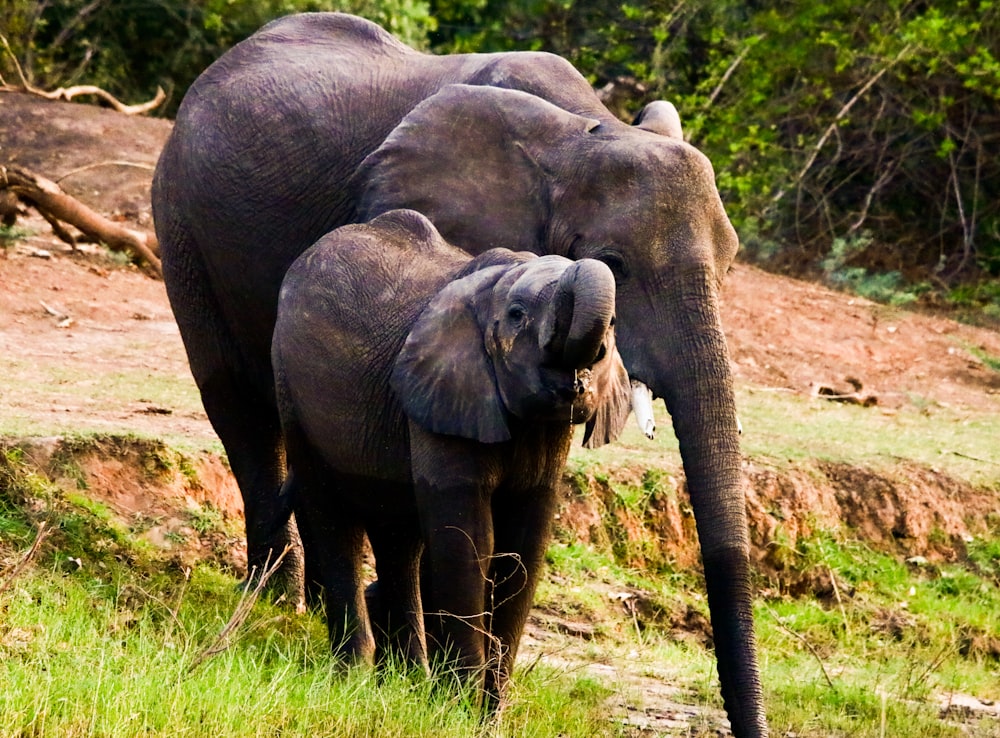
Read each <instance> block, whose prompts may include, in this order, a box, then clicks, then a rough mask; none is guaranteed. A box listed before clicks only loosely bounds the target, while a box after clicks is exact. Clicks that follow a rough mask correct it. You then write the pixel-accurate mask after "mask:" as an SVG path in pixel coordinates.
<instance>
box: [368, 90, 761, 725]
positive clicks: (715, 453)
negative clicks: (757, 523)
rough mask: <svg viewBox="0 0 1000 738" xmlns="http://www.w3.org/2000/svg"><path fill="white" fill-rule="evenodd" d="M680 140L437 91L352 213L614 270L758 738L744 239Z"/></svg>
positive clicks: (638, 364) (670, 125)
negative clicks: (416, 216) (739, 371)
mask: <svg viewBox="0 0 1000 738" xmlns="http://www.w3.org/2000/svg"><path fill="white" fill-rule="evenodd" d="M665 134H668V135H665ZM679 134H680V125H679V121H676V120H675V119H674V118H672V117H671V115H670V110H669V109H665V108H662V107H658V108H654V109H652V110H650V111H649V112H648V114H644V115H642V116H641V117H640V120H639V122H638V125H637V126H634V127H633V126H627V125H625V124H618V123H615V122H610V121H607V120H605V121H598V120H596V119H591V118H587V117H582V116H579V115H575V114H572V113H569V112H567V111H565V110H563V109H561V108H558V107H556V106H554V105H551V104H549V103H547V102H545V101H544V100H542V99H540V98H538V97H536V96H534V95H529V94H526V93H523V92H518V91H514V90H506V89H499V88H493V87H475V86H464V85H453V86H449V87H445V88H443V89H442V90H441V91H440V92H438V93H437V94H435V95H433V96H432V97H429V98H428V99H426V100H425V101H424V102H423V103H421V104H420V105H418V106H417V107H416V108H414V109H413V111H412V112H411V113H410V114H409V115H408V116H406V117H405V118H404V119H403V120H402V122H401V123H400V124H399V125H398V126H397V127H396V128H395V130H394V131H393V132H392V133H391V134H390V135H389V136H388V138H387V139H386V140H385V141H384V143H383V144H382V146H381V147H380V148H379V149H378V150H376V151H375V152H373V153H372V154H371V155H369V157H368V158H367V159H366V161H365V163H364V165H363V166H362V167H361V169H360V171H359V173H358V176H359V177H360V179H359V182H361V183H363V187H364V194H363V196H362V198H361V203H360V205H359V213H358V216H359V217H360V218H362V219H364V218H370V217H372V216H374V215H376V214H378V213H380V212H384V211H386V210H389V209H392V208H398V207H409V208H413V209H415V210H418V211H420V212H422V213H424V214H425V215H427V216H428V217H429V218H430V219H431V220H432V221H433V222H434V223H435V225H436V226H437V227H438V229H439V230H440V231H441V233H442V235H444V237H445V238H446V239H448V240H449V241H450V242H451V243H454V244H455V245H457V246H459V247H461V248H463V249H465V250H466V251H470V252H471V253H482V252H483V251H485V250H487V249H489V248H491V247H493V246H496V245H501V244H502V245H504V246H507V247H509V248H512V249H517V250H528V251H533V252H535V253H539V254H558V255H561V256H566V257H569V258H571V259H584V258H590V259H595V260H598V261H602V262H604V263H605V264H606V265H607V266H608V267H609V268H610V270H611V272H612V273H613V274H614V278H615V282H616V285H617V297H616V313H617V318H618V323H617V326H616V340H617V342H618V349H619V351H620V352H621V356H622V359H623V360H624V363H625V367H626V368H627V370H628V373H629V375H630V376H631V377H633V378H634V379H636V380H639V381H640V382H642V383H644V384H645V385H647V386H648V387H649V388H650V389H652V391H653V392H654V393H655V394H656V395H657V396H659V397H662V398H664V400H665V402H666V406H667V409H668V411H669V412H670V414H671V417H672V420H673V426H674V431H675V433H676V435H677V437H678V440H679V443H680V450H681V455H682V458H683V462H684V469H685V473H686V477H687V483H688V489H689V492H690V495H691V502H692V506H693V509H694V513H695V518H696V521H697V527H698V533H699V539H700V544H701V552H702V559H703V564H704V569H705V580H706V585H707V589H708V601H709V607H710V610H711V616H712V624H713V630H714V640H715V648H716V655H717V659H718V666H719V675H720V680H721V685H722V694H723V698H724V700H725V703H726V708H727V710H728V712H729V717H730V721H731V723H732V725H733V732H734V734H735V735H737V736H761V735H766V733H767V727H766V720H765V717H764V711H763V706H762V699H761V686H760V678H759V672H758V666H757V658H756V647H755V637H754V629H753V615H752V592H751V584H750V569H749V536H748V531H747V521H746V508H745V505H746V503H745V498H744V492H743V486H742V474H741V455H740V446H739V438H738V430H737V419H736V410H735V402H734V393H733V381H732V376H731V370H730V364H729V354H728V349H727V345H726V340H725V336H724V335H723V331H722V326H721V322H720V317H719V287H720V284H721V282H722V278H723V276H724V275H725V274H726V272H727V271H728V269H729V266H730V264H731V263H732V261H733V258H734V256H735V253H736V250H737V245H738V241H737V236H736V233H735V231H734V229H733V227H732V225H731V224H730V222H729V220H728V218H727V217H726V214H725V210H724V208H723V205H722V202H721V199H720V197H719V194H718V190H717V189H716V186H715V180H714V174H713V171H712V168H711V165H710V163H709V162H708V160H707V159H706V158H705V156H703V155H702V154H701V153H700V152H698V151H697V150H696V149H695V148H693V147H692V146H690V145H688V144H686V143H685V142H684V141H683V140H682V139H681V138H680V135H679Z"/></svg>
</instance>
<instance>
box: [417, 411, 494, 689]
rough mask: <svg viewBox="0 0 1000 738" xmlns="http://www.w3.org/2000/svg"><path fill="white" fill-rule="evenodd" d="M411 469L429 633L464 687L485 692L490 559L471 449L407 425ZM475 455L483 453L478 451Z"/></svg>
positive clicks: (479, 462) (488, 525)
mask: <svg viewBox="0 0 1000 738" xmlns="http://www.w3.org/2000/svg"><path fill="white" fill-rule="evenodd" d="M410 428H411V444H412V450H413V454H412V463H413V475H414V481H415V490H416V501H417V509H418V513H419V517H420V524H421V531H422V535H423V538H424V546H425V548H424V553H423V556H424V560H425V562H424V563H425V566H424V570H425V571H426V572H427V575H428V578H429V580H430V581H429V585H428V586H426V587H424V588H423V591H424V593H425V596H426V601H425V607H424V614H425V618H426V620H427V630H428V633H433V634H434V637H435V638H436V640H437V641H438V643H437V644H436V645H437V648H438V649H439V650H440V652H442V653H444V654H446V658H447V659H448V660H449V662H448V664H447V665H448V666H451V667H453V668H455V669H456V671H457V673H458V675H459V677H460V678H461V679H463V680H464V681H468V682H472V683H474V684H477V685H479V686H482V685H483V673H484V667H485V664H486V653H487V647H486V640H487V613H486V609H485V601H486V576H487V570H488V568H489V565H490V559H491V557H492V553H493V522H492V512H491V509H490V492H491V488H490V487H489V486H488V485H486V484H485V483H484V481H483V474H482V471H481V469H482V466H483V464H484V460H483V458H482V452H481V451H480V450H478V448H477V444H473V443H471V442H467V441H464V440H462V439H459V438H456V437H442V436H435V435H433V434H430V433H427V432H425V431H423V430H421V429H420V428H419V427H417V426H415V425H414V424H413V423H411V424H410ZM480 448H481V447H480Z"/></svg>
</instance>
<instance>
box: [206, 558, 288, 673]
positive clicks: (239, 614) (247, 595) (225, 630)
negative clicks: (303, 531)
mask: <svg viewBox="0 0 1000 738" xmlns="http://www.w3.org/2000/svg"><path fill="white" fill-rule="evenodd" d="M291 548H292V547H291V546H285V549H284V550H283V551H282V552H281V553H280V554H279V555H278V557H277V558H276V559H275V560H274V562H273V563H272V562H271V557H270V555H268V557H267V560H265V561H264V567H263V569H262V570H261V572H260V577H259V578H258V579H257V582H256V583H254V574H255V573H256V572H255V571H254V570H253V569H251V570H250V573H249V574H248V575H247V584H246V587H245V588H244V590H243V593H242V594H241V595H240V599H239V602H237V603H236V608H235V609H234V610H233V614H232V615H231V616H230V618H229V621H228V622H227V623H226V624H225V625H224V626H223V627H222V630H221V631H219V634H218V636H216V638H215V640H214V641H213V642H212V643H211V644H210V645H209V646H208V647H206V648H205V649H204V650H202V651H201V652H200V653H198V654H197V655H196V656H195V658H194V660H193V661H192V662H191V663H190V664H189V665H188V668H187V673H188V674H191V673H192V672H194V670H195V669H197V668H198V667H199V666H201V664H203V663H204V662H205V661H207V660H208V659H210V658H212V657H213V656H217V655H218V654H220V653H223V652H224V651H226V650H227V649H228V648H229V647H230V646H231V645H232V644H233V637H234V635H235V634H236V633H237V631H239V630H240V628H242V627H243V624H244V623H246V621H247V618H249V617H250V613H251V612H252V611H253V606H254V605H255V604H256V603H257V599H258V598H259V597H260V593H261V592H262V591H263V590H264V587H265V585H267V581H268V580H269V579H270V578H271V577H272V576H273V575H274V572H276V571H277V570H278V567H280V566H281V562H282V561H284V559H285V556H286V555H287V554H288V552H289V551H290V550H291ZM251 585H252V586H251ZM272 620H273V619H272ZM268 622H271V620H268V621H260V622H257V623H254V624H252V625H251V626H250V627H249V629H248V630H247V631H246V632H252V631H254V630H256V629H257V628H259V627H262V626H263V625H265V624H267V623H268Z"/></svg>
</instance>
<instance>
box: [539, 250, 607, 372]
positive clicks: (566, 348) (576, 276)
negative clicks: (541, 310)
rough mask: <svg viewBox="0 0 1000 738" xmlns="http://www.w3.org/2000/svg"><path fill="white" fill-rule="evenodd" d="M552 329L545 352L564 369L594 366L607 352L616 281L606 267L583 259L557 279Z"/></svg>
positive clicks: (592, 260)
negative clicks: (606, 342) (607, 336)
mask: <svg viewBox="0 0 1000 738" xmlns="http://www.w3.org/2000/svg"><path fill="white" fill-rule="evenodd" d="M554 310H555V318H556V319H555V325H554V330H553V332H552V334H551V336H550V337H549V338H548V341H547V342H546V343H547V345H546V346H545V347H544V348H545V350H546V351H547V352H548V353H549V355H550V356H552V357H553V361H554V363H556V364H558V365H559V366H561V367H564V368H567V369H584V368H586V367H588V366H591V365H593V364H594V363H595V362H596V361H597V360H598V359H600V358H601V352H602V351H606V350H607V347H606V346H604V339H605V336H606V335H607V331H608V326H609V325H610V324H611V321H612V319H613V318H614V314H615V278H614V275H613V274H612V273H611V270H610V269H609V268H608V267H607V265H605V264H603V263H602V262H599V261H595V260H594V259H583V260H581V261H577V262H574V263H573V264H572V265H571V266H569V267H567V269H566V271H565V272H563V274H562V276H561V277H560V278H559V283H558V285H557V287H556V295H555V299H554Z"/></svg>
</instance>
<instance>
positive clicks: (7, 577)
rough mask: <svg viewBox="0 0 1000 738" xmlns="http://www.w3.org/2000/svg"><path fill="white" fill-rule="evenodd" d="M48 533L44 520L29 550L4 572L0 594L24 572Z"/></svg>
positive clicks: (0, 580) (0, 582)
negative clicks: (8, 570)
mask: <svg viewBox="0 0 1000 738" xmlns="http://www.w3.org/2000/svg"><path fill="white" fill-rule="evenodd" d="M50 532H51V531H49V530H48V529H47V528H46V527H45V521H44V520H43V521H42V522H40V523H39V524H38V532H37V533H36V534H35V542H34V543H32V544H31V548H29V549H28V551H27V553H25V554H24V556H22V557H21V560H20V561H18V562H17V563H16V564H14V566H12V567H11V569H10V572H9V573H8V572H5V573H4V577H3V578H2V579H0V592H3V591H4V590H6V589H8V588H9V587H10V585H11V584H13V582H14V580H15V579H16V578H17V576H18V575H19V574H20V573H21V572H22V571H24V569H25V567H26V566H27V565H28V563H29V562H30V561H31V560H32V559H33V558H34V557H35V554H37V553H38V549H39V547H40V546H41V545H42V541H44V540H45V537H46V536H47V535H48V534H49V533H50Z"/></svg>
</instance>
